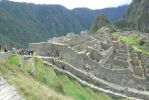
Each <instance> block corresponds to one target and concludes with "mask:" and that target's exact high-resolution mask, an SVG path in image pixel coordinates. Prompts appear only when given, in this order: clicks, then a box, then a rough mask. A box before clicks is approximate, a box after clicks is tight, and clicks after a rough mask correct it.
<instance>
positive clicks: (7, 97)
mask: <svg viewBox="0 0 149 100" xmlns="http://www.w3.org/2000/svg"><path fill="white" fill-rule="evenodd" d="M0 100H24V99H22V97H21V96H20V95H19V94H18V92H17V91H16V89H15V88H14V87H13V86H10V85H9V84H8V83H7V81H6V80H4V79H3V77H2V76H0Z"/></svg>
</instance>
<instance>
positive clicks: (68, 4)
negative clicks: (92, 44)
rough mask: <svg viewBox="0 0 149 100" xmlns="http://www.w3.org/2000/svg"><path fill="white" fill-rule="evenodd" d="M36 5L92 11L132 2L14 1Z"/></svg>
mask: <svg viewBox="0 0 149 100" xmlns="http://www.w3.org/2000/svg"><path fill="white" fill-rule="evenodd" d="M12 1H17V2H27V3H35V4H59V5H63V6H65V7H66V8H68V9H73V8H80V7H87V8H90V9H102V8H108V7H117V6H121V5H125V4H130V3H131V2H132V0H12Z"/></svg>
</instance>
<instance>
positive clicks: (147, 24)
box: [125, 0, 149, 32]
mask: <svg viewBox="0 0 149 100" xmlns="http://www.w3.org/2000/svg"><path fill="white" fill-rule="evenodd" d="M125 18H126V19H128V21H130V22H132V23H133V27H134V29H137V30H139V31H143V32H149V0H133V2H132V3H131V5H130V6H129V8H128V10H127V12H126V14H125Z"/></svg>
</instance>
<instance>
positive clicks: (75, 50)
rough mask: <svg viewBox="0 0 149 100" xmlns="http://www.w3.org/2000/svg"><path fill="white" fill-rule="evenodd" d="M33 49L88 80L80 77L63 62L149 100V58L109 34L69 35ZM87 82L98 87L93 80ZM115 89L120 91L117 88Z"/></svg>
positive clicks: (32, 48) (32, 46) (53, 39)
mask: <svg viewBox="0 0 149 100" xmlns="http://www.w3.org/2000/svg"><path fill="white" fill-rule="evenodd" d="M103 37H104V38H105V37H106V38H105V39H103ZM29 49H31V50H34V52H36V53H37V55H40V56H45V57H51V58H53V59H56V60H57V61H60V62H62V63H60V62H59V63H58V62H57V61H53V60H49V61H50V62H52V63H53V64H56V65H57V66H59V67H61V68H62V69H66V70H70V72H71V73H73V74H76V75H78V77H80V78H82V79H85V78H84V76H83V75H82V74H80V75H79V73H76V72H75V70H71V68H67V66H66V65H65V64H63V63H67V64H68V65H70V66H73V67H74V68H77V69H78V70H81V71H84V72H86V73H88V75H90V74H91V75H93V76H95V77H97V78H99V79H102V80H104V81H106V82H109V83H112V84H115V85H119V86H121V87H124V89H123V90H124V91H125V90H126V88H127V89H128V90H127V92H128V93H125V94H126V95H127V94H128V95H134V96H139V97H142V98H145V99H146V98H149V55H146V54H143V53H141V52H136V51H135V50H134V49H133V48H132V47H131V46H128V45H126V44H125V43H124V42H121V41H120V40H119V39H118V38H114V37H112V36H111V35H109V34H108V35H107V34H102V37H101V36H100V35H99V34H98V35H90V34H88V33H87V32H82V33H81V34H80V35H77V34H74V33H69V34H68V35H66V36H61V37H56V38H52V39H50V40H48V42H41V43H30V44H29ZM85 80H87V81H92V82H93V83H94V84H97V82H96V81H95V82H94V80H92V79H85ZM103 87H104V85H103ZM110 88H112V87H110ZM129 88H130V90H129ZM131 89H134V90H135V91H137V92H134V91H133V90H132V91H131ZM115 90H116V91H118V90H117V89H116V88H114V91H115ZM138 91H140V92H138ZM141 91H142V92H141ZM120 92H122V91H120ZM129 92H130V93H129ZM133 92H134V93H133ZM131 93H132V94H131ZM136 94H139V95H136ZM144 95H145V96H144Z"/></svg>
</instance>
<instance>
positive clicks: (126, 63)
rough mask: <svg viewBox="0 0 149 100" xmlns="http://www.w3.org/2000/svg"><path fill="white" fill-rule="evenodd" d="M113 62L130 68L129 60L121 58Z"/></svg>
mask: <svg viewBox="0 0 149 100" xmlns="http://www.w3.org/2000/svg"><path fill="white" fill-rule="evenodd" d="M113 64H114V65H117V66H120V67H123V68H128V67H129V63H128V62H127V61H124V60H121V59H117V58H116V59H114V60H113Z"/></svg>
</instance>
